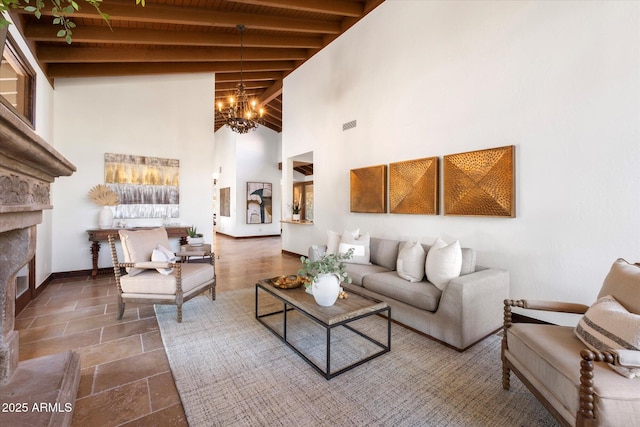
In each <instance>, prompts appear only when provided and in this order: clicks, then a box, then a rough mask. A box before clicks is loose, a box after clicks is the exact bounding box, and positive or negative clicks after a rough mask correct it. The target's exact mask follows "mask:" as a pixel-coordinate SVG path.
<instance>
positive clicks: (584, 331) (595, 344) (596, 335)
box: [574, 295, 640, 378]
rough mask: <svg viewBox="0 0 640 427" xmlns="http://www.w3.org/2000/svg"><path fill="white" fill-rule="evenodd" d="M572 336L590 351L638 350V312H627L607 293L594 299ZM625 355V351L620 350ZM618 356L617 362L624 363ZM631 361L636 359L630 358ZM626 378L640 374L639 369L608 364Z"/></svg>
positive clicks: (639, 343)
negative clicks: (596, 299)
mask: <svg viewBox="0 0 640 427" xmlns="http://www.w3.org/2000/svg"><path fill="white" fill-rule="evenodd" d="M574 332H575V334H576V336H577V337H578V338H580V340H581V341H582V342H583V343H584V344H585V345H586V346H587V347H589V348H590V349H591V350H595V351H607V350H615V351H617V350H635V352H634V353H640V352H638V350H640V315H637V314H633V313H630V312H629V311H628V310H627V309H626V308H624V307H623V306H622V304H620V303H619V302H618V301H617V300H616V299H615V298H614V297H612V296H611V295H607V296H604V297H602V298H600V299H599V300H598V301H596V302H595V303H594V304H593V305H592V306H591V307H589V309H588V310H587V312H586V313H585V314H584V316H582V318H581V319H580V321H579V322H578V325H577V326H576V328H575V330H574ZM622 354H623V356H627V355H628V354H627V353H626V352H622ZM625 359H631V360H633V359H634V358H631V357H629V358H625V357H622V358H621V362H622V363H625ZM631 363H633V364H635V363H637V361H632V362H631ZM612 368H613V369H614V370H615V371H616V372H618V373H619V374H620V375H623V376H625V377H627V378H634V377H638V376H640V368H638V367H636V368H628V367H624V366H612Z"/></svg>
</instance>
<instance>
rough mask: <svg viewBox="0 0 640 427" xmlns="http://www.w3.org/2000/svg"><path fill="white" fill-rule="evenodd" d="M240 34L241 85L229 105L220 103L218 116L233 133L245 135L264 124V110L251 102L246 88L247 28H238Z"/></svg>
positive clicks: (241, 26) (239, 84) (240, 25)
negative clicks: (244, 34)
mask: <svg viewBox="0 0 640 427" xmlns="http://www.w3.org/2000/svg"><path fill="white" fill-rule="evenodd" d="M236 28H237V29H238V31H239V32H240V83H238V86H237V88H236V92H235V95H234V96H230V97H229V101H228V105H225V104H224V103H223V102H222V101H220V102H218V108H217V110H216V115H217V116H219V117H220V118H221V119H222V120H223V121H224V123H225V125H227V126H229V128H231V130H232V131H234V132H237V133H240V134H243V133H247V132H248V131H250V130H256V129H257V127H258V124H263V123H264V120H263V116H264V109H263V108H258V107H257V101H256V100H249V95H248V94H247V92H246V90H245V88H244V61H243V59H244V57H243V52H242V51H243V50H244V49H243V48H244V41H243V33H244V29H245V26H244V25H242V24H238V25H237V26H236Z"/></svg>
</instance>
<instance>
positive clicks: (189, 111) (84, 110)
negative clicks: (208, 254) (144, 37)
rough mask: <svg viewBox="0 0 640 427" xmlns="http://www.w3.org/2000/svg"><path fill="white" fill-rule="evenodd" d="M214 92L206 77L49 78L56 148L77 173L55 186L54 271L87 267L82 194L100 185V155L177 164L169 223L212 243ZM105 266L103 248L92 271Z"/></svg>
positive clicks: (88, 218) (86, 206)
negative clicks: (176, 210) (174, 212)
mask: <svg viewBox="0 0 640 427" xmlns="http://www.w3.org/2000/svg"><path fill="white" fill-rule="evenodd" d="M213 93H214V75H213V74H189V75H166V76H145V77H115V78H86V79H56V88H55V110H54V119H55V129H54V137H55V141H56V148H57V149H58V150H60V151H61V152H62V153H64V155H65V156H66V157H67V158H68V159H69V160H70V161H71V162H73V163H74V164H75V165H76V166H77V167H78V171H77V172H76V173H75V174H74V175H73V176H72V177H71V178H67V179H63V180H59V182H56V183H55V184H54V187H55V200H54V205H55V206H56V207H55V209H54V211H53V271H54V272H61V271H74V270H85V269H89V268H91V255H90V253H89V242H88V241H87V234H86V231H85V230H87V229H90V228H97V226H98V211H99V210H100V207H99V206H97V205H95V204H93V203H91V202H90V201H89V199H88V198H87V192H88V191H89V189H91V187H93V186H94V185H96V184H101V183H104V153H121V154H134V155H141V156H151V157H161V158H171V159H178V160H180V218H172V222H180V223H182V224H186V225H195V226H197V227H198V231H199V232H202V233H203V234H204V237H205V240H206V241H208V242H212V241H213V201H212V200H213V181H212V173H213V170H214V166H213V149H214V148H213V143H214V135H213ZM127 223H128V225H133V226H135V225H160V224H161V223H162V219H161V218H158V219H145V220H142V219H141V220H127ZM172 245H173V248H174V249H177V246H178V244H177V241H174V242H172ZM111 265H112V264H111V259H110V254H109V250H108V245H107V244H106V242H104V244H103V245H102V250H101V251H100V259H99V266H100V267H110V266H111Z"/></svg>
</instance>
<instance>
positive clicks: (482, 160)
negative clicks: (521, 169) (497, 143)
mask: <svg viewBox="0 0 640 427" xmlns="http://www.w3.org/2000/svg"><path fill="white" fill-rule="evenodd" d="M443 164H444V166H443V169H444V214H445V215H469V216H496V217H511V218H513V217H515V216H516V208H515V146H513V145H509V146H506V147H498V148H490V149H487V150H478V151H470V152H467V153H459V154H451V155H448V156H444V158H443Z"/></svg>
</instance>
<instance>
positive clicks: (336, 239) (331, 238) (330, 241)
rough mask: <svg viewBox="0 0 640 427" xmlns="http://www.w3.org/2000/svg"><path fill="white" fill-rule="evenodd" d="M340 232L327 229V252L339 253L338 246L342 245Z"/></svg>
mask: <svg viewBox="0 0 640 427" xmlns="http://www.w3.org/2000/svg"><path fill="white" fill-rule="evenodd" d="M340 237H341V236H340V234H338V232H336V231H332V230H328V231H327V253H328V254H335V253H338V246H340Z"/></svg>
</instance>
